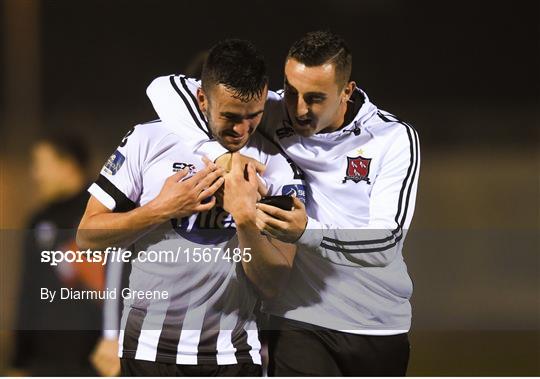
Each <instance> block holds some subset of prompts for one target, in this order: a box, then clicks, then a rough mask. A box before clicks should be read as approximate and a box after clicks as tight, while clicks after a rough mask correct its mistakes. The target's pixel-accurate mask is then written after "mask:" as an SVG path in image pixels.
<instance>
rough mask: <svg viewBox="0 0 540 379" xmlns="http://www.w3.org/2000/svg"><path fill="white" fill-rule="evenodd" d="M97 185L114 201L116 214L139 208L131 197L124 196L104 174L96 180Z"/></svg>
mask: <svg viewBox="0 0 540 379" xmlns="http://www.w3.org/2000/svg"><path fill="white" fill-rule="evenodd" d="M96 184H97V185H98V186H99V187H100V188H101V189H102V190H103V191H105V192H106V193H107V194H108V195H109V196H111V197H112V198H113V199H114V202H115V203H116V205H115V207H114V212H129V211H131V210H133V209H135V208H136V207H137V205H136V204H135V203H134V202H133V201H131V199H130V198H129V197H127V196H126V195H124V193H123V192H122V191H120V190H119V189H118V188H116V186H115V185H114V184H112V183H111V181H110V180H109V179H107V178H106V177H105V176H103V175H102V174H99V177H98V178H97V180H96Z"/></svg>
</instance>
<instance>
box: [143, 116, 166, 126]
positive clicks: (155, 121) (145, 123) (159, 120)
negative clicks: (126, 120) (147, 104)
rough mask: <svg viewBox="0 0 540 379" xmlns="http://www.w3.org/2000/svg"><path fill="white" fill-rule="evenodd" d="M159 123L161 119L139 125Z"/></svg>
mask: <svg viewBox="0 0 540 379" xmlns="http://www.w3.org/2000/svg"><path fill="white" fill-rule="evenodd" d="M160 121H161V119H160V118H157V119H155V120H152V121H146V122H143V123H142V124H141V125H148V124H155V123H156V122H160Z"/></svg>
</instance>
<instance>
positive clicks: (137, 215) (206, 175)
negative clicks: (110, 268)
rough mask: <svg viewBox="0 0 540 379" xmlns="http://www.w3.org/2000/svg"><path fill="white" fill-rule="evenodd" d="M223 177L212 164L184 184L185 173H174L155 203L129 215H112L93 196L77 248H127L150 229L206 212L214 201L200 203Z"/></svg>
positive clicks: (214, 190)
mask: <svg viewBox="0 0 540 379" xmlns="http://www.w3.org/2000/svg"><path fill="white" fill-rule="evenodd" d="M222 173H223V171H222V170H221V169H220V168H218V167H217V166H216V165H215V164H213V163H210V164H208V166H207V167H206V168H204V169H203V170H201V171H199V172H198V173H196V174H195V175H194V176H192V177H191V178H189V179H187V180H182V178H184V177H185V176H186V175H187V174H188V171H187V170H182V171H180V172H177V173H175V174H174V175H171V176H170V177H169V178H167V180H166V181H165V183H164V185H163V187H162V189H161V191H160V193H159V195H158V196H157V197H156V198H155V199H153V200H151V201H150V202H148V203H147V204H145V205H144V206H141V207H137V208H135V209H133V210H131V211H128V212H120V213H115V212H113V211H111V210H110V209H109V208H107V207H106V206H105V205H103V204H102V203H101V202H100V201H99V200H97V199H96V198H95V197H93V196H92V197H91V198H90V200H89V201H88V205H87V207H86V211H85V213H84V215H83V217H82V219H81V223H80V225H79V229H78V231H77V245H78V246H80V247H81V248H85V249H87V248H89V249H102V248H106V247H109V246H122V247H123V246H128V245H129V244H131V243H132V242H133V241H134V240H135V239H136V238H138V237H140V235H141V233H143V232H146V231H148V230H149V229H150V228H151V227H152V226H155V225H159V224H161V223H163V222H165V221H167V220H169V219H171V218H174V217H178V218H181V217H185V216H189V215H191V214H193V213H197V212H204V211H207V210H209V209H211V208H212V207H213V206H214V205H215V201H216V200H215V198H214V197H212V200H211V201H209V202H207V203H204V204H203V203H202V202H203V201H204V200H205V199H207V198H208V197H210V196H213V194H214V192H216V191H217V189H218V188H219V187H220V186H221V185H222V184H223V178H222Z"/></svg>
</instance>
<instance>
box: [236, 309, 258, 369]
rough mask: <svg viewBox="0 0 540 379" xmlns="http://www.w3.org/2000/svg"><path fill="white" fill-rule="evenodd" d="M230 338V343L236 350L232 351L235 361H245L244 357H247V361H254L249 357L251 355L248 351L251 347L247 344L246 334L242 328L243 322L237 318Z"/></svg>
mask: <svg viewBox="0 0 540 379" xmlns="http://www.w3.org/2000/svg"><path fill="white" fill-rule="evenodd" d="M231 339H232V344H233V346H234V348H235V349H236V351H235V352H234V356H235V357H236V361H237V362H245V361H246V357H249V361H250V362H252V363H255V362H253V359H252V358H251V355H250V353H249V352H250V351H251V348H252V347H251V346H250V345H249V344H248V335H247V332H246V330H245V329H244V322H242V321H241V320H240V319H239V320H238V322H237V324H236V325H235V327H234V329H233V331H232V333H231Z"/></svg>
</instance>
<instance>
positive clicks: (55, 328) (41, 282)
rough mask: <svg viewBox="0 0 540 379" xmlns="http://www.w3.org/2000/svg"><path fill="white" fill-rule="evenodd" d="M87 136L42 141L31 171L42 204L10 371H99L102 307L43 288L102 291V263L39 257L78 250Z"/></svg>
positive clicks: (26, 264) (30, 241)
mask: <svg viewBox="0 0 540 379" xmlns="http://www.w3.org/2000/svg"><path fill="white" fill-rule="evenodd" d="M88 163H89V153H88V149H87V146H86V145H85V143H84V141H83V140H82V139H81V138H79V137H77V136H75V135H69V134H66V133H61V132H54V133H50V134H48V135H46V136H44V137H42V138H40V139H39V140H38V141H37V142H36V143H35V144H34V145H33V147H32V151H31V170H30V171H31V175H32V179H33V181H34V183H35V186H34V188H35V192H36V196H37V197H38V198H39V200H40V204H42V205H41V207H40V209H39V210H37V211H36V212H35V213H34V214H33V215H32V216H31V217H30V220H29V222H28V224H27V227H26V228H25V232H26V235H25V238H24V245H23V257H22V265H21V267H22V278H21V287H20V292H19V298H18V299H19V304H18V312H17V321H16V323H17V325H16V331H15V336H14V337H15V338H14V356H13V360H12V362H11V369H10V370H9V371H8V373H7V374H8V375H33V376H36V375H39V376H41V375H54V376H56V375H62V376H64V375H70V376H79V375H85V376H87V375H95V374H96V373H95V371H94V369H93V368H92V365H91V363H90V360H89V356H90V353H91V351H92V349H93V347H94V346H95V344H96V341H97V340H98V338H99V334H100V332H99V330H100V323H101V316H100V304H99V303H97V302H95V301H90V300H87V301H74V300H61V301H60V300H56V301H53V302H49V301H47V300H41V296H40V290H41V288H48V289H51V290H59V289H60V288H62V287H73V288H82V289H101V288H102V287H103V271H102V268H101V267H100V266H99V265H96V264H85V263H61V264H59V265H58V266H51V265H49V264H45V263H42V262H41V261H40V252H41V251H43V250H63V251H65V250H76V249H77V246H76V245H75V231H76V227H77V224H78V222H79V220H80V218H81V215H82V214H83V211H84V207H85V205H86V202H87V201H88V194H87V192H86V191H85V189H86V187H87V183H88V182H87V176H86V169H87V166H88Z"/></svg>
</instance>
